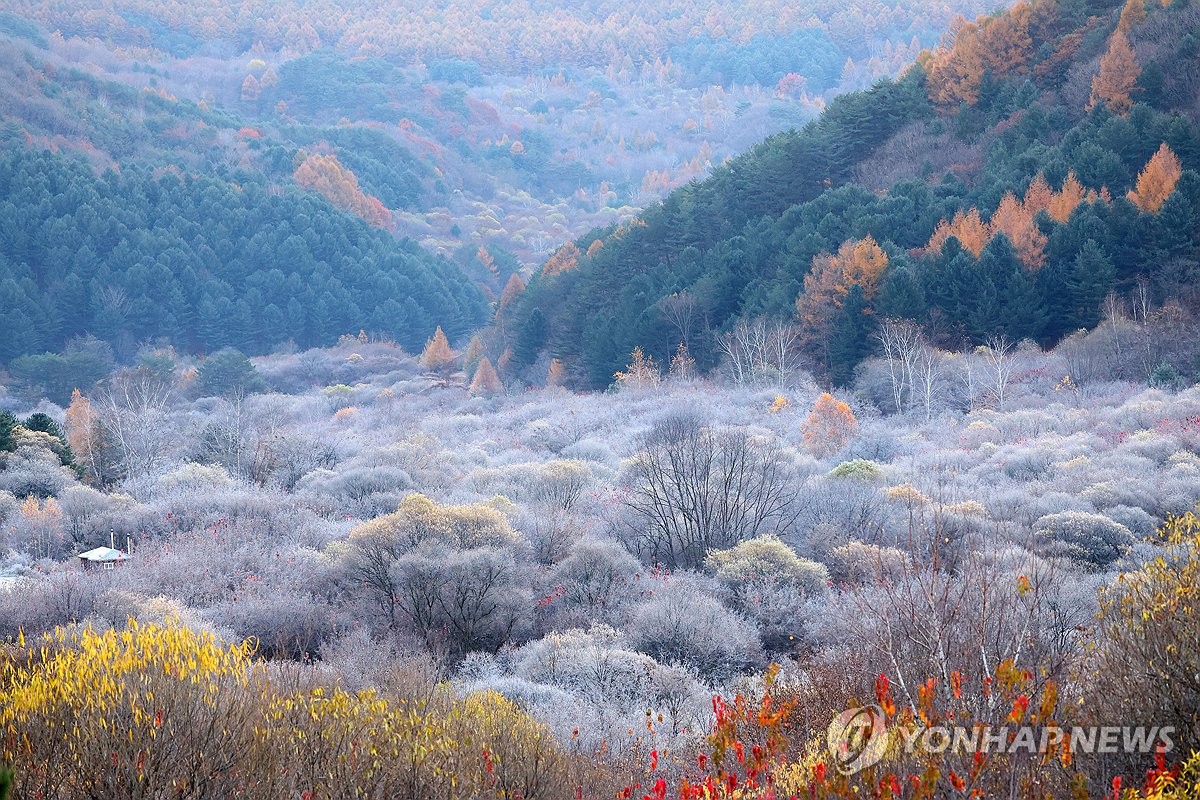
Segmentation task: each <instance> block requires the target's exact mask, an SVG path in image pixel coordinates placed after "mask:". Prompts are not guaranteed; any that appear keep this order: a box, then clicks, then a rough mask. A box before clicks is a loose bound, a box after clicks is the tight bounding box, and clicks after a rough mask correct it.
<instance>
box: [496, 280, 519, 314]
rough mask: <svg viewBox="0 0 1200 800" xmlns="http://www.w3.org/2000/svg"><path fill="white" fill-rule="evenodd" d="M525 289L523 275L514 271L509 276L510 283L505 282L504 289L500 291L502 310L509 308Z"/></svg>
mask: <svg viewBox="0 0 1200 800" xmlns="http://www.w3.org/2000/svg"><path fill="white" fill-rule="evenodd" d="M524 291H525V281H523V280H521V276H520V275H518V274H517V273H515V272H514V273H513V274H512V275H510V276H509V278H508V283H506V284H504V290H503V291H502V292H500V308H499V310H500V311H503V310H504V309H506V308H508V306H509V304H510V303H512V301H513V300H516V299H517V298H518V297H520V296H521V293H522V292H524Z"/></svg>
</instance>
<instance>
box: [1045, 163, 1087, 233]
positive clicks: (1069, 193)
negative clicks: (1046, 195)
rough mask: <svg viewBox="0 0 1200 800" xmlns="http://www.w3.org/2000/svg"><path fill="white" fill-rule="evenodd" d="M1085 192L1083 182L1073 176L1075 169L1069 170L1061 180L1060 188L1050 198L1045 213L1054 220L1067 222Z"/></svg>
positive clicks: (1081, 200)
mask: <svg viewBox="0 0 1200 800" xmlns="http://www.w3.org/2000/svg"><path fill="white" fill-rule="evenodd" d="M1085 194H1086V192H1085V190H1084V188H1083V184H1082V183H1080V182H1079V178H1076V177H1075V171H1074V170H1071V171H1070V172H1068V173H1067V177H1066V178H1065V179H1064V180H1063V185H1062V189H1060V190H1059V191H1058V192H1056V193H1055V195H1054V197H1053V198H1051V200H1050V203H1049V205H1048V206H1047V207H1046V213H1047V214H1049V215H1050V219H1052V220H1054V221H1055V222H1067V221H1068V220H1070V219H1071V214H1072V212H1074V211H1075V209H1076V208H1078V207H1079V204H1080V203H1082V202H1083V199H1084V195H1085Z"/></svg>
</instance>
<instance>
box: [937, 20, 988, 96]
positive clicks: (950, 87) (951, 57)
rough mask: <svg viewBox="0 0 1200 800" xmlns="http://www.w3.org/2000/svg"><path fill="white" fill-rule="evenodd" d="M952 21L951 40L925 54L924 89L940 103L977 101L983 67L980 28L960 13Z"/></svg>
mask: <svg viewBox="0 0 1200 800" xmlns="http://www.w3.org/2000/svg"><path fill="white" fill-rule="evenodd" d="M953 25H954V26H955V28H954V40H953V43H952V44H951V45H949V46H945V45H943V46H942V47H939V48H938V49H937V50H935V51H933V53H931V54H929V55H928V56H927V57H926V60H925V63H924V67H925V73H926V76H927V79H926V81H925V86H926V90H927V91H928V93H929V99H930V100H932V101H933V102H935V103H937V104H938V105H941V106H955V105H958V104H959V103H967V104H968V105H974V104H975V103H976V102H978V101H979V85H980V84H981V83H982V82H983V70H984V63H983V52H982V49H983V48H982V45H981V43H980V41H979V29H978V28H977V27H976V26H975V25H974V24H973V23H970V22H967V21H966V20H964V19H963V18H962V17H958V18H956V20H955V21H954V23H953Z"/></svg>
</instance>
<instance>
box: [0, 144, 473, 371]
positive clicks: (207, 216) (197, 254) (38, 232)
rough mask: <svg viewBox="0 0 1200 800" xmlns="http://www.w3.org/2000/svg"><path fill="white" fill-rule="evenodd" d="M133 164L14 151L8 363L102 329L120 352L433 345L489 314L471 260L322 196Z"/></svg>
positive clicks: (2, 331)
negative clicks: (344, 343)
mask: <svg viewBox="0 0 1200 800" xmlns="http://www.w3.org/2000/svg"><path fill="white" fill-rule="evenodd" d="M242 177H243V179H244V181H245V182H243V183H236V182H233V181H232V180H228V179H221V178H219V177H215V176H214V177H192V176H188V175H184V176H180V175H178V174H176V173H175V172H163V173H161V174H159V173H154V172H151V171H148V170H143V169H136V168H129V169H126V170H123V171H122V172H120V173H118V172H115V171H112V170H110V171H107V172H105V173H104V174H102V175H99V176H97V175H96V174H95V173H94V172H93V170H92V169H91V168H90V167H89V166H87V165H85V164H83V163H81V162H79V161H78V160H76V159H74V158H71V157H68V156H60V155H53V154H51V153H49V152H41V153H38V152H33V151H30V150H27V149H26V148H24V147H23V146H22V144H21V143H20V142H13V141H12V139H11V138H10V139H9V140H8V142H7V144H6V146H5V147H4V149H3V152H2V153H0V308H3V310H4V313H3V314H0V361H8V360H10V359H13V358H16V357H17V356H21V355H25V354H30V353H36V352H40V351H57V350H59V349H61V348H62V347H63V346H64V345H66V344H67V343H68V342H69V341H71V340H72V339H73V338H75V337H81V336H84V335H91V336H95V337H98V338H100V339H101V340H103V341H105V342H107V343H108V344H109V345H111V346H112V347H113V348H114V349H116V350H117V351H118V355H121V354H124V355H127V356H128V355H132V354H133V352H134V351H135V350H136V347H137V346H138V345H139V344H142V343H147V342H149V343H153V342H158V341H164V342H169V343H171V344H173V345H175V346H177V347H179V348H182V349H186V350H188V351H191V352H198V353H206V352H212V351H214V350H217V349H220V348H221V347H226V346H234V347H238V348H241V349H243V350H245V351H247V352H251V353H261V352H268V351H269V350H270V349H271V348H273V347H274V346H276V345H278V344H280V343H282V342H285V341H288V340H291V341H293V342H295V343H296V344H298V345H302V346H309V345H319V344H328V343H331V342H334V341H336V340H337V338H338V336H339V335H341V334H345V333H352V332H357V331H358V330H359V329H360V328H366V329H368V330H372V331H375V332H377V333H378V334H382V335H387V336H389V337H393V338H394V339H395V340H396V341H397V342H400V343H402V344H403V345H404V346H406V347H409V348H417V347H420V346H421V344H422V343H424V341H425V339H426V338H428V337H429V336H430V335H431V334H432V333H433V331H434V329H435V328H436V327H437V325H439V324H441V325H443V326H445V327H446V329H447V330H448V331H450V332H451V334H452V335H457V334H461V333H463V332H466V331H468V330H470V329H471V328H472V327H474V326H475V325H476V324H478V323H479V322H480V320H481V319H482V318H483V315H484V314H485V312H486V303H485V301H484V297H483V293H482V292H481V291H480V290H479V288H478V287H477V286H475V285H473V284H472V283H470V282H469V281H468V280H467V279H466V277H465V276H464V275H463V274H462V272H461V271H460V270H459V269H458V267H457V266H455V265H454V264H452V263H451V262H449V261H447V260H446V259H444V258H440V257H434V256H432V255H431V254H429V253H428V252H427V251H424V250H422V249H421V248H420V247H418V246H417V245H415V244H413V243H412V242H409V241H405V240H398V239H396V238H395V237H393V236H392V235H391V234H389V233H386V232H384V231H380V230H377V229H373V228H371V227H370V226H368V225H367V224H366V223H365V222H363V221H362V220H360V219H358V218H357V217H356V216H354V215H352V214H349V213H346V212H343V211H340V210H338V209H336V208H334V207H333V206H332V205H330V204H329V203H327V202H326V201H325V200H323V199H322V198H319V197H316V196H313V195H304V194H301V193H300V192H298V191H288V192H278V191H272V190H270V189H269V187H267V186H266V185H264V184H263V183H262V182H261V181H256V180H254V179H253V177H251V176H248V175H247V176H242Z"/></svg>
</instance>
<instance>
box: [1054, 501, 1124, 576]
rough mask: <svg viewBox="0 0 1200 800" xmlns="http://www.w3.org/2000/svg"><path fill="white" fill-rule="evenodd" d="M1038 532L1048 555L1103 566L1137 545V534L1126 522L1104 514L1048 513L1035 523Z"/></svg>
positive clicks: (1079, 512) (1078, 512)
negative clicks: (1131, 530)
mask: <svg viewBox="0 0 1200 800" xmlns="http://www.w3.org/2000/svg"><path fill="white" fill-rule="evenodd" d="M1034 535H1035V536H1036V537H1037V538H1038V540H1040V543H1041V546H1042V549H1043V551H1044V552H1045V553H1046V554H1047V555H1053V556H1061V557H1065V558H1070V559H1073V560H1075V561H1080V562H1084V563H1087V564H1091V565H1093V566H1096V567H1103V566H1106V565H1108V564H1111V563H1112V562H1113V561H1116V560H1117V559H1118V558H1120V557H1121V556H1123V555H1125V553H1127V552H1129V548H1130V547H1132V546H1133V543H1134V541H1135V540H1134V536H1133V534H1132V533H1131V532H1130V531H1129V529H1128V528H1126V527H1125V526H1124V525H1122V524H1120V523H1119V522H1116V521H1114V520H1112V519H1109V518H1108V517H1106V516H1102V515H1100V514H1088V513H1085V512H1081V511H1067V512H1064V513H1062V514H1048V515H1046V516H1044V517H1041V518H1040V519H1038V521H1037V522H1036V523H1034Z"/></svg>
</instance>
